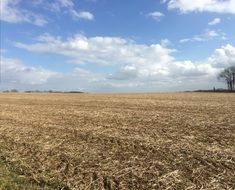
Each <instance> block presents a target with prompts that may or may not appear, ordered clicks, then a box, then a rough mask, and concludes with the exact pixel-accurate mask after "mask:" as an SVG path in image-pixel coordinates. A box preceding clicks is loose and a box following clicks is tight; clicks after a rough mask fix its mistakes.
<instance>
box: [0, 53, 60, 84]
mask: <svg viewBox="0 0 235 190" xmlns="http://www.w3.org/2000/svg"><path fill="white" fill-rule="evenodd" d="M56 74H57V73H56V72H53V71H49V70H46V69H43V68H36V67H29V66H26V65H25V64H24V63H22V62H21V61H20V60H18V59H11V58H6V57H1V83H2V84H1V86H2V87H8V88H9V87H12V88H17V87H19V86H27V85H30V86H31V85H42V84H45V83H47V81H48V79H49V78H51V77H54V76H55V75H56Z"/></svg>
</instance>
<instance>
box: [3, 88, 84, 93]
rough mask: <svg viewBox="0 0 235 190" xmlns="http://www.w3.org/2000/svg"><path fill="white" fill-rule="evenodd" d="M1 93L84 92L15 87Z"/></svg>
mask: <svg viewBox="0 0 235 190" xmlns="http://www.w3.org/2000/svg"><path fill="white" fill-rule="evenodd" d="M2 92H3V93H17V92H24V93H84V92H81V91H57V90H26V91H18V90H16V89H11V90H4V91H2Z"/></svg>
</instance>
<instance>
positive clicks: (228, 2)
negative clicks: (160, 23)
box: [164, 0, 235, 14]
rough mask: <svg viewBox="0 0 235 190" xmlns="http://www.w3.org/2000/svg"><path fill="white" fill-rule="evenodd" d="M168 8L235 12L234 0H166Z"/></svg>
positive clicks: (183, 10) (185, 11)
mask: <svg viewBox="0 0 235 190" xmlns="http://www.w3.org/2000/svg"><path fill="white" fill-rule="evenodd" d="M164 2H168V8H169V9H178V10H179V11H180V12H182V13H188V12H215V13H230V14H235V8H234V7H235V0H197V1H189V0H168V1H164Z"/></svg>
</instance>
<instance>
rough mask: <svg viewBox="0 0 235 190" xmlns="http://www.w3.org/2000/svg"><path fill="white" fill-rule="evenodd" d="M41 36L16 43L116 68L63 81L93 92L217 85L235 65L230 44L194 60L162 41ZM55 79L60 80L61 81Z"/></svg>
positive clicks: (81, 72)
mask: <svg viewBox="0 0 235 190" xmlns="http://www.w3.org/2000/svg"><path fill="white" fill-rule="evenodd" d="M208 33H209V34H208V35H209V36H217V35H216V33H213V32H208ZM37 40H38V42H37V43H35V44H22V43H17V47H19V48H23V49H26V50H28V51H32V52H38V53H52V54H61V55H64V56H66V57H68V58H69V60H70V62H73V63H74V64H84V66H86V65H89V64H96V65H97V67H100V68H102V69H104V70H107V69H108V68H109V67H114V68H117V69H116V71H113V72H110V73H109V74H104V73H102V72H101V73H92V72H90V71H87V70H84V69H81V68H77V70H76V69H75V70H74V72H73V73H72V74H68V75H63V76H62V77H60V79H58V80H60V81H62V80H63V79H64V80H65V81H66V80H67V81H71V80H72V81H75V80H77V81H79V82H80V83H79V84H80V85H79V86H80V87H82V88H83V89H88V90H92V89H93V90H94V91H102V90H103V91H106V90H107V89H109V90H110V91H113V90H115V89H116V90H118V88H119V91H129V90H137V91H138V89H139V90H140V89H142V90H143V91H146V90H147V91H148V90H151V88H150V86H151V85H156V86H157V87H158V90H161V89H163V90H164V89H165V90H167V88H168V90H170V89H175V90H177V89H178V90H183V89H184V90H187V88H188V89H189V90H190V89H196V88H209V87H211V86H212V85H214V84H217V85H218V82H217V81H216V75H217V73H218V72H219V71H221V70H222V69H223V68H224V67H227V66H230V65H232V64H235V47H233V46H232V45H229V44H228V45H226V46H222V47H221V48H219V49H216V50H215V52H214V53H213V54H212V55H211V56H210V57H208V58H206V59H204V60H200V61H195V62H193V61H190V60H183V61H178V60H176V59H175V57H174V56H173V53H174V51H175V50H174V49H170V48H167V47H164V46H162V45H161V44H151V45H145V44H138V43H136V42H134V41H132V40H128V39H123V38H119V37H116V38H115V37H91V38H87V37H85V36H82V35H77V36H74V37H71V38H67V39H62V38H61V37H53V36H50V35H48V34H46V35H43V36H40V37H39V38H37ZM102 69H101V70H102ZM76 71H77V73H79V74H78V75H76V74H75V73H76ZM70 77H71V79H70ZM91 79H92V80H91ZM53 80H54V83H53V84H56V82H55V81H57V79H55V78H54V79H53ZM64 83H65V82H64ZM73 84H74V85H75V82H73ZM200 85H201V87H200ZM166 86H167V87H166ZM71 87H72V86H71ZM86 87H87V88H86Z"/></svg>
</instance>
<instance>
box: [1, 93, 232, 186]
mask: <svg viewBox="0 0 235 190" xmlns="http://www.w3.org/2000/svg"><path fill="white" fill-rule="evenodd" d="M0 156H1V160H3V161H4V163H7V164H8V165H10V166H11V168H12V170H14V171H15V172H16V173H17V174H18V175H20V176H24V177H25V178H26V179H29V180H30V181H31V182H32V181H33V182H34V183H36V184H38V185H40V186H41V188H42V189H43V187H45V186H47V187H50V188H52V189H63V190H66V189H82V190H85V189H87V190H90V189H105V190H111V189H112V190H113V189H133V190H134V189H170V190H171V189H172V190H173V189H178V190H182V189H188V190H189V189H190V190H191V189H208V190H209V189H210V190H212V189H213V190H215V189H218V190H221V189H231V190H232V189H235V94H229V93H227V94H223V93H165V94H160V93H159V94H106V95H105V94H102V95H101V94H52V93H51V94H23V93H22V94H20V93H16V94H10V93H8V94H0Z"/></svg>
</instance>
